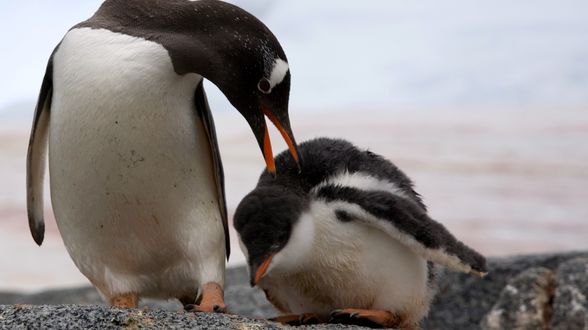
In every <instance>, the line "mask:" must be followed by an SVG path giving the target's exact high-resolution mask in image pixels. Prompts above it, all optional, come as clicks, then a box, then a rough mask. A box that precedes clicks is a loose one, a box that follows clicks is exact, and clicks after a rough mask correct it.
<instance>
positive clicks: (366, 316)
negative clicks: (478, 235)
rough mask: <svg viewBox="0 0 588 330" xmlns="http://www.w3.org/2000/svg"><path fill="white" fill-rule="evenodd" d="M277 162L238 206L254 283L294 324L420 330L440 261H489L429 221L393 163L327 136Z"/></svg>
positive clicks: (477, 266)
mask: <svg viewBox="0 0 588 330" xmlns="http://www.w3.org/2000/svg"><path fill="white" fill-rule="evenodd" d="M299 147H300V148H299V151H300V157H301V158H302V159H304V163H303V165H302V168H301V171H302V172H301V175H299V174H298V168H297V165H296V162H295V160H294V158H292V157H291V156H290V155H287V154H286V153H281V154H280V155H278V156H277V157H276V168H277V175H276V178H275V179H274V178H273V176H272V175H271V174H270V173H268V172H267V171H265V172H264V173H263V174H262V175H261V178H260V179H259V183H258V185H257V187H256V188H255V189H254V190H253V191H252V192H251V193H249V194H248V195H247V196H246V197H245V198H244V199H243V200H242V201H241V203H240V204H239V206H238V208H237V211H236V213H235V218H234V225H235V228H236V229H237V232H238V233H239V239H240V244H241V248H242V250H243V252H244V254H245V255H246V256H247V260H248V264H249V269H250V275H251V285H252V286H253V285H258V286H259V287H261V288H262V289H263V290H264V291H265V293H266V296H267V298H268V300H269V301H270V302H271V303H272V304H273V305H274V306H275V307H276V308H277V309H278V310H279V311H281V312H282V313H285V314H286V315H285V316H282V317H278V318H277V320H278V321H282V322H286V323H290V324H305V323H312V322H327V321H329V320H330V321H333V322H343V323H348V322H349V323H356V324H363V325H376V326H385V327H394V328H396V327H399V328H408V329H411V328H418V323H419V321H420V320H421V319H422V318H423V317H424V316H425V315H426V314H427V312H428V309H429V305H430V302H431V299H432V298H433V295H434V292H435V289H434V288H435V286H434V285H433V279H434V276H433V275H434V274H433V267H432V266H433V264H432V263H438V264H440V265H443V266H446V267H448V268H450V269H453V270H456V271H461V272H465V273H471V274H474V275H477V276H480V277H481V276H483V275H485V273H486V271H487V270H486V261H485V258H484V257H483V256H482V255H480V254H479V253H477V252H476V251H474V250H472V249H471V248H469V247H467V246H466V245H465V244H463V243H462V242H460V241H458V240H457V239H455V237H454V236H452V235H451V234H450V233H449V232H448V231H447V229H445V227H444V226H443V225H442V224H440V223H438V222H436V221H434V220H433V219H431V218H430V217H429V216H428V215H427V211H426V208H425V205H424V204H423V202H422V201H421V198H420V196H419V195H418V194H417V193H416V192H415V191H414V190H413V184H412V182H411V180H410V179H409V178H408V177H407V176H406V175H405V174H404V173H403V172H401V171H400V170H399V169H398V168H397V167H396V166H395V165H394V164H392V163H391V162H389V161H387V160H386V159H384V158H383V157H381V156H379V155H376V154H374V153H372V152H370V151H366V150H360V149H358V148H356V147H355V146H353V145H352V144H351V143H349V142H346V141H344V140H336V139H328V138H319V139H315V140H311V141H308V142H304V143H302V144H300V146H299Z"/></svg>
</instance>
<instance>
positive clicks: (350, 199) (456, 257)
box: [316, 185, 488, 277]
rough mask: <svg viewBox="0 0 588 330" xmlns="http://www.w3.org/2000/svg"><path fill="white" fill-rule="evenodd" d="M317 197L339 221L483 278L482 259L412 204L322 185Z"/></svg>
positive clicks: (381, 194) (382, 194) (384, 193)
mask: <svg viewBox="0 0 588 330" xmlns="http://www.w3.org/2000/svg"><path fill="white" fill-rule="evenodd" d="M316 194H317V197H318V198H320V199H322V200H324V201H326V202H327V203H329V204H330V205H332V207H334V208H335V214H336V215H337V217H338V218H339V219H340V220H341V221H347V222H348V221H360V222H363V223H365V224H366V225H369V226H371V227H374V228H377V229H379V230H381V231H383V232H385V233H387V234H388V235H389V236H391V237H392V238H394V239H395V240H397V241H399V242H401V243H402V244H404V245H405V246H406V247H408V248H409V249H410V250H412V251H413V252H414V253H415V254H417V255H419V256H420V257H422V258H424V259H426V260H428V261H432V262H435V263H438V264H440V265H443V266H445V267H448V268H450V269H453V270H455V271H460V272H464V273H472V274H474V275H477V276H480V277H482V276H484V275H485V274H486V273H487V272H488V270H487V266H486V258H484V256H482V255H481V254H479V253H478V252H476V251H474V250H473V249H471V248H470V247H468V246H466V245H465V244H464V243H462V242H461V241H459V240H457V239H456V238H455V237H454V236H453V235H452V234H451V233H450V232H449V231H448V230H447V229H446V228H445V227H444V226H443V225H442V224H441V223H439V222H437V221H435V220H433V219H431V218H430V217H429V216H428V215H427V213H426V212H425V210H424V209H423V208H422V207H420V206H419V205H418V204H417V203H415V202H414V201H412V200H410V199H408V198H405V197H403V196H400V195H396V194H393V193H390V192H387V191H378V190H361V189H357V188H352V187H344V186H339V185H326V186H323V187H321V188H320V189H319V190H318V191H317V192H316Z"/></svg>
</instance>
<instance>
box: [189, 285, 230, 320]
mask: <svg viewBox="0 0 588 330" xmlns="http://www.w3.org/2000/svg"><path fill="white" fill-rule="evenodd" d="M184 309H185V310H186V311H189V312H194V313H226V312H227V307H226V306H225V299H224V292H223V289H222V287H221V286H220V285H219V284H218V283H207V284H206V285H204V288H203V291H202V301H200V304H198V305H197V304H187V305H185V306H184Z"/></svg>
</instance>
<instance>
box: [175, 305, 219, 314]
mask: <svg viewBox="0 0 588 330" xmlns="http://www.w3.org/2000/svg"><path fill="white" fill-rule="evenodd" d="M184 310H185V311H186V312H193V313H218V314H224V313H226V312H227V308H226V307H225V306H224V305H212V306H206V305H196V304H188V305H186V306H184Z"/></svg>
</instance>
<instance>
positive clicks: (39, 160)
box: [27, 45, 59, 245]
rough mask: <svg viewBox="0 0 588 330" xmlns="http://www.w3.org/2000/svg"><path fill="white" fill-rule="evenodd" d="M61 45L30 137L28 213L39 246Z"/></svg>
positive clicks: (48, 72) (44, 85) (48, 71)
mask: <svg viewBox="0 0 588 330" xmlns="http://www.w3.org/2000/svg"><path fill="white" fill-rule="evenodd" d="M57 48H59V45H57V47H56V48H55V50H53V53H52V54H51V57H50V58H49V62H48V63H47V69H46V70H45V77H44V78H43V83H42V84H41V91H40V92H39V98H38V100H37V106H36V108H35V116H34V118H33V126H32V128H31V135H30V138H29V147H28V151H27V213H28V217H29V229H30V230H31V234H32V235H33V239H34V240H35V242H36V243H37V244H38V245H41V244H42V243H43V239H44V237H45V221H44V219H43V183H44V178H45V162H46V159H47V138H48V136H49V116H50V114H51V100H52V97H53V55H55V52H56V51H57Z"/></svg>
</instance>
